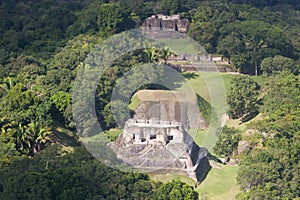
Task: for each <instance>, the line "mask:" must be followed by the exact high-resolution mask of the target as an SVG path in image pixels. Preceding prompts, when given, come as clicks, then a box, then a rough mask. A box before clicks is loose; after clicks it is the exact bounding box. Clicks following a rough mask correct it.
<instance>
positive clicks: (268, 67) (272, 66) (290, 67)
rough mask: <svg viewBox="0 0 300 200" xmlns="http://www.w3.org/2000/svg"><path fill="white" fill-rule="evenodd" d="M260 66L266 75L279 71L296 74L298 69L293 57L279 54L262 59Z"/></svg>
mask: <svg viewBox="0 0 300 200" xmlns="http://www.w3.org/2000/svg"><path fill="white" fill-rule="evenodd" d="M260 68H261V70H262V71H263V73H264V74H265V75H267V76H271V75H275V74H278V73H280V72H281V71H286V72H291V73H294V74H298V73H299V69H300V68H299V65H298V66H297V65H296V63H295V62H294V60H293V59H291V58H287V57H284V56H280V55H278V56H275V57H268V58H265V59H263V61H262V62H261V65H260Z"/></svg>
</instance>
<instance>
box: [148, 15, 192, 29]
mask: <svg viewBox="0 0 300 200" xmlns="http://www.w3.org/2000/svg"><path fill="white" fill-rule="evenodd" d="M142 28H143V29H149V30H153V31H155V30H160V31H178V32H181V33H186V32H187V31H188V29H189V21H188V20H187V19H182V18H181V17H180V15H171V16H165V15H162V14H157V15H152V16H151V17H148V18H147V19H146V20H145V21H144V23H143V24H142Z"/></svg>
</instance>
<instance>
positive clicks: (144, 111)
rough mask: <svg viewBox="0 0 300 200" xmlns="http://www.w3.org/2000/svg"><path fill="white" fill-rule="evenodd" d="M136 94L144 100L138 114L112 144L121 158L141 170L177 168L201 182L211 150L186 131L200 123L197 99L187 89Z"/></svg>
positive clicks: (127, 123) (207, 169) (207, 168)
mask: <svg viewBox="0 0 300 200" xmlns="http://www.w3.org/2000/svg"><path fill="white" fill-rule="evenodd" d="M136 95H138V97H139V99H140V100H141V103H140V105H139V106H138V108H137V109H136V115H135V116H134V117H133V118H132V119H128V120H127V121H126V123H125V127H124V131H123V133H122V134H120V136H119V138H118V140H117V141H116V142H115V143H114V144H113V145H112V148H113V150H114V152H115V153H116V155H117V157H118V159H121V160H122V161H123V162H125V163H127V164H128V165H130V166H132V167H133V168H136V169H140V170H142V171H143V170H146V171H158V172H168V173H169V172H177V173H182V174H187V175H188V176H189V177H191V178H192V179H194V180H195V181H197V182H201V181H202V180H203V179H204V178H205V176H206V175H207V173H208V171H209V170H210V168H211V167H210V165H209V161H208V155H209V152H208V151H207V150H206V149H205V148H201V147H199V146H198V145H197V144H196V143H195V142H194V141H193V138H192V137H191V136H190V135H189V134H188V133H187V131H186V130H188V129H189V128H190V127H193V128H196V127H197V126H198V127H200V126H201V123H200V114H199V110H198V107H197V105H196V103H197V102H196V99H195V98H191V97H192V95H191V94H188V93H186V92H167V91H155V90H150V91H148V90H142V91H139V92H137V94H136ZM151 97H152V98H153V97H154V98H153V99H151ZM155 97H157V98H155Z"/></svg>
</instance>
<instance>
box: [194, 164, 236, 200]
mask: <svg viewBox="0 0 300 200" xmlns="http://www.w3.org/2000/svg"><path fill="white" fill-rule="evenodd" d="M237 172H238V167H237V166H227V165H220V168H219V169H218V168H212V169H211V171H210V172H209V174H208V176H207V178H206V179H205V180H204V181H203V182H202V183H201V184H200V185H199V186H198V187H197V188H196V191H197V192H198V193H199V194H200V197H201V196H206V197H208V199H211V200H232V199H235V196H236V195H237V194H238V192H239V186H238V185H237V182H236V176H237Z"/></svg>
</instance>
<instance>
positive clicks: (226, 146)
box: [213, 126, 241, 157]
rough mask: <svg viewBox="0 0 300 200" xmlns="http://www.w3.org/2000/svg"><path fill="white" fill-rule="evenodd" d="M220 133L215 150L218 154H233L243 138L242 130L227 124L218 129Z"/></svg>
mask: <svg viewBox="0 0 300 200" xmlns="http://www.w3.org/2000/svg"><path fill="white" fill-rule="evenodd" d="M218 131H219V132H220V133H218V134H219V138H218V141H217V143H216V145H215V146H214V148H213V150H214V152H215V153H216V154H217V155H218V156H226V157H227V156H232V154H234V153H235V151H236V150H237V146H238V143H239V141H240V140H241V134H240V131H239V130H237V129H235V128H229V127H227V126H225V127H223V128H222V129H220V130H218Z"/></svg>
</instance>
